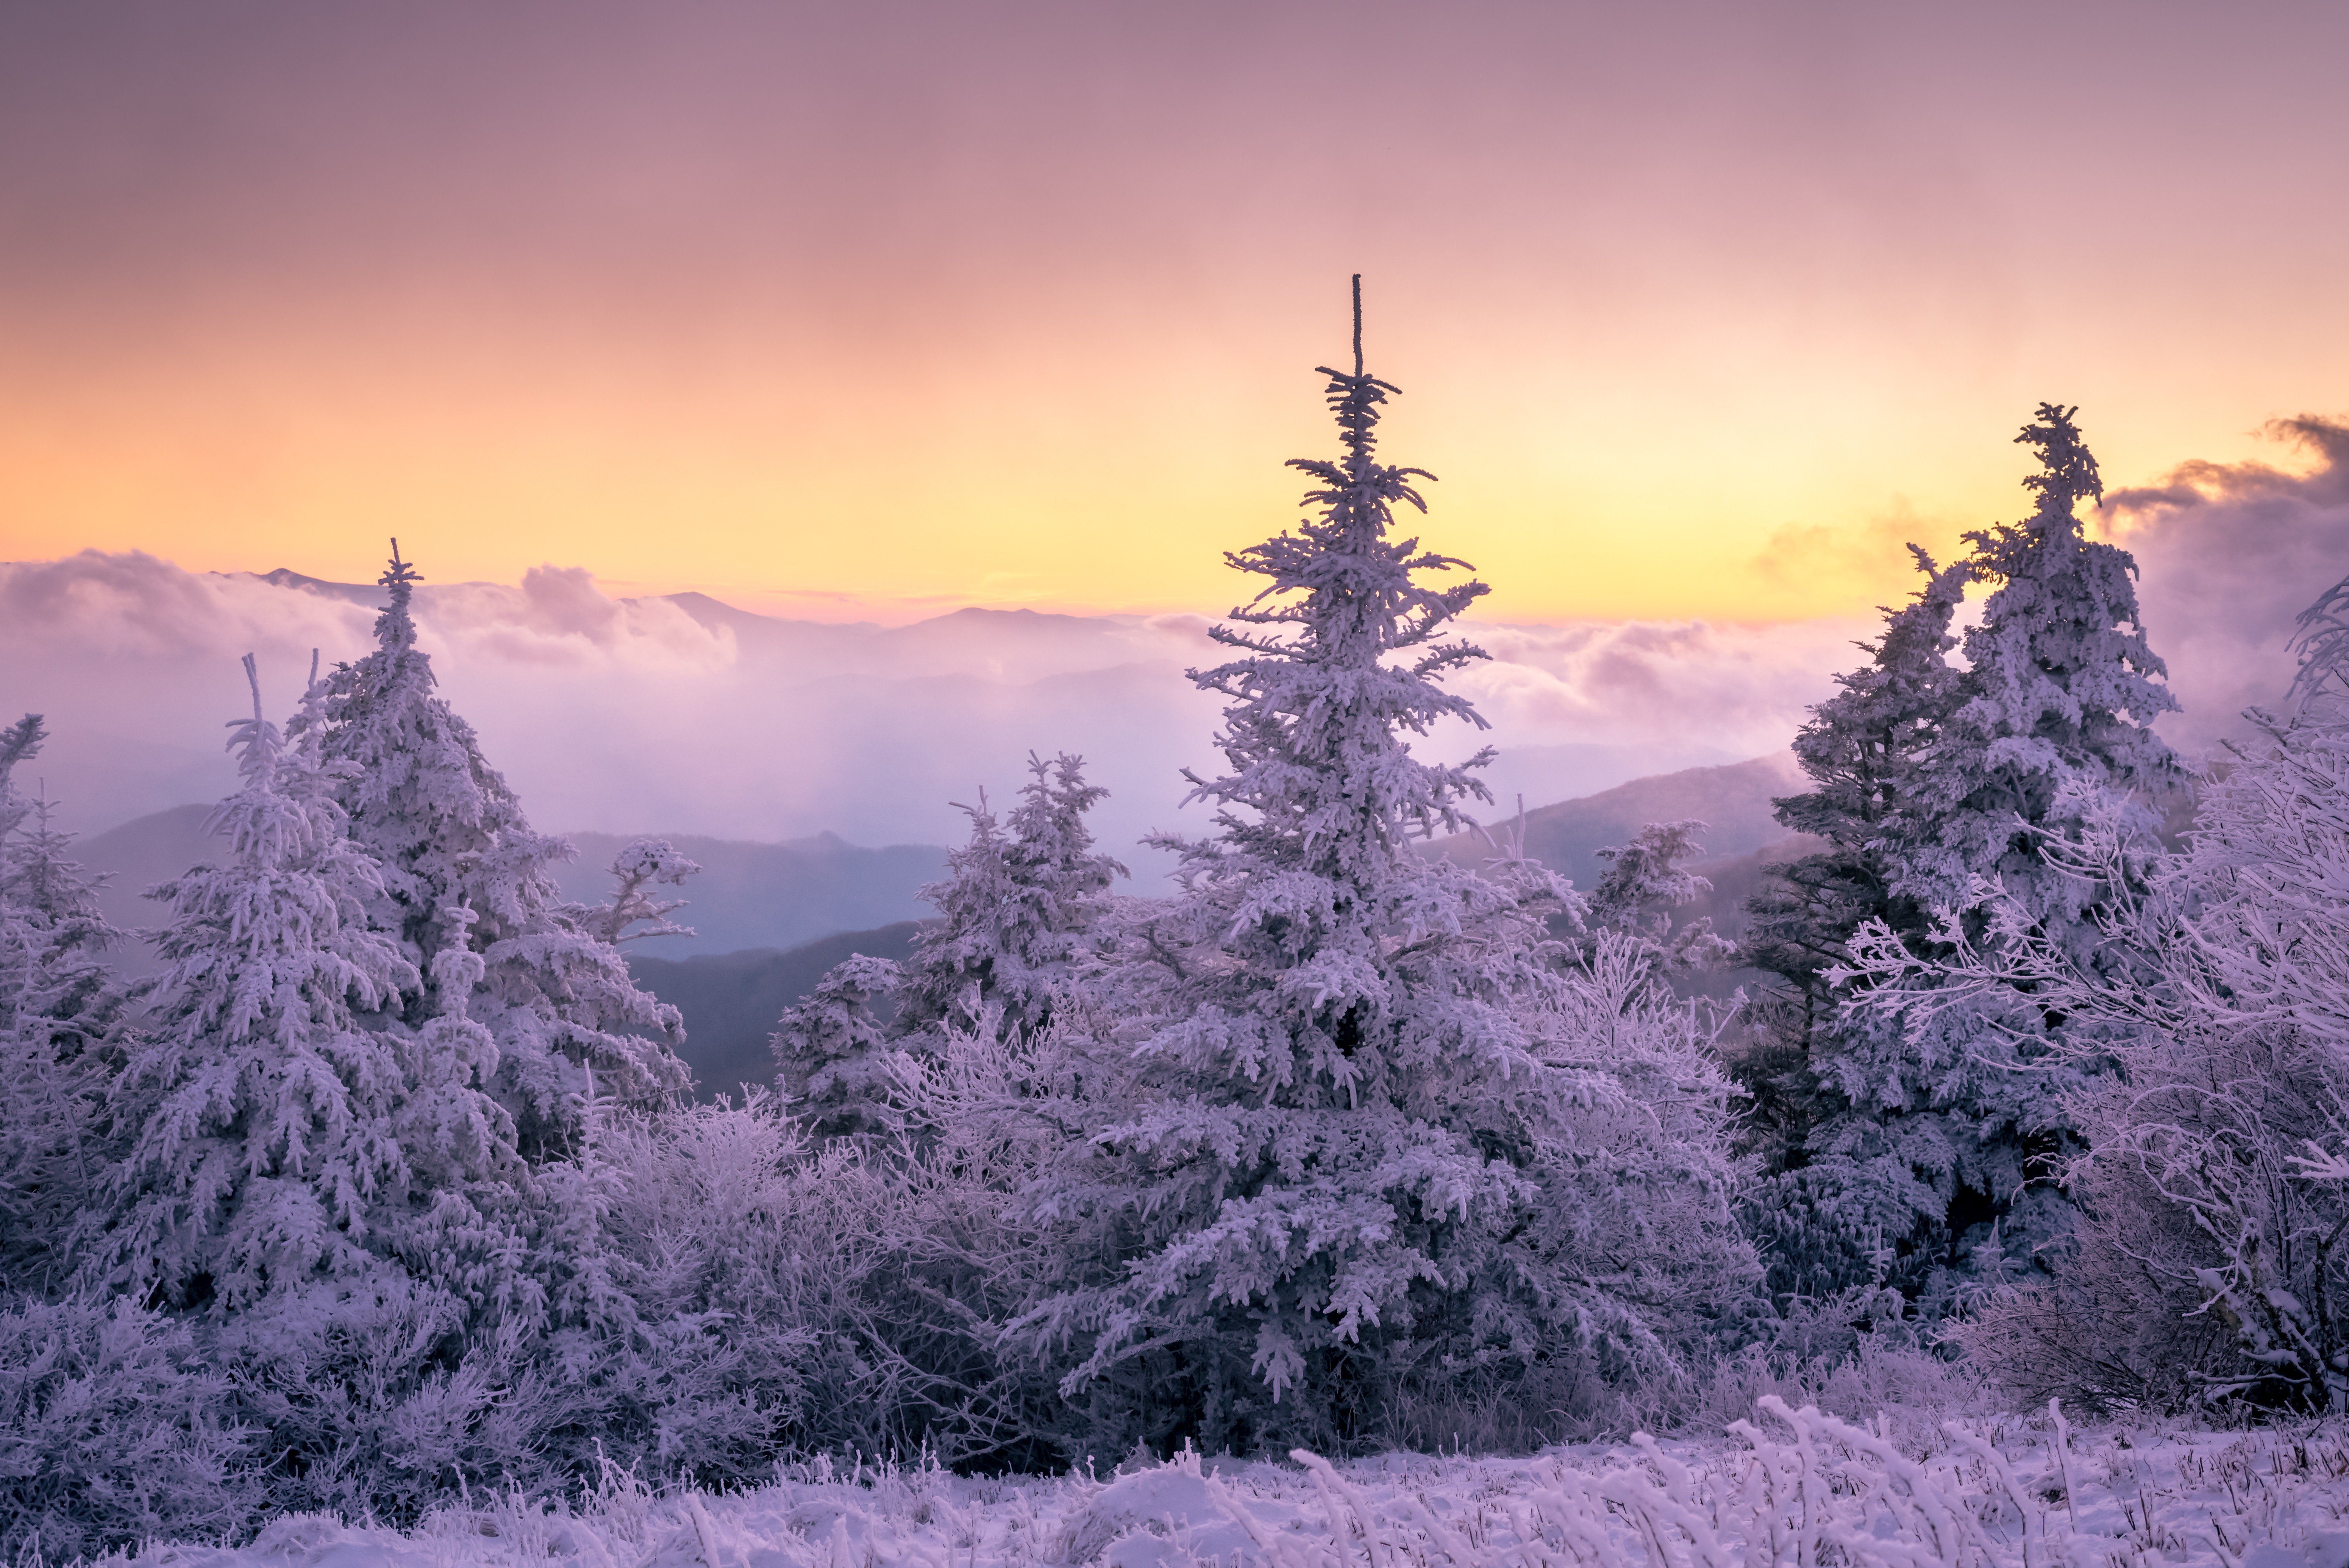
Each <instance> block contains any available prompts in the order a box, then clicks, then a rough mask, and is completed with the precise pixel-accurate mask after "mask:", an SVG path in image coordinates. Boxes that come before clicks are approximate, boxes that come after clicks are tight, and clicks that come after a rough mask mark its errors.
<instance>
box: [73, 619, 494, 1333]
mask: <svg viewBox="0 0 2349 1568" xmlns="http://www.w3.org/2000/svg"><path fill="white" fill-rule="evenodd" d="M245 669H246V673H247V676H248V678H250V679H252V681H253V686H254V710H253V717H251V718H250V719H246V720H241V721H238V722H237V723H236V725H235V727H234V728H235V734H234V736H233V739H232V741H231V745H232V747H233V748H234V749H235V750H236V751H237V752H238V754H239V755H238V765H239V768H240V769H241V771H242V772H243V779H244V784H243V789H240V790H239V791H238V792H237V793H236V794H234V795H233V796H231V797H229V798H228V799H226V800H224V801H222V803H221V805H220V807H219V808H218V809H217V810H215V811H214V812H213V814H212V819H211V826H212V830H215V831H218V832H222V833H224V834H226V835H227V836H228V838H229V840H230V841H231V845H232V851H231V858H230V861H229V863H227V864H226V865H222V866H200V867H197V868H196V869H194V870H192V871H191V872H187V873H186V874H184V875H182V876H181V877H179V878H177V879H175V880H174V881H171V882H166V883H164V884H163V885H162V886H161V887H160V888H158V889H157V890H156V892H155V896H157V897H159V898H161V899H164V900H166V901H168V902H169V903H170V905H171V923H170V925H169V926H168V927H167V928H166V929H165V930H164V932H163V933H162V935H161V939H160V943H159V951H160V955H161V957H162V958H163V960H164V962H165V964H166V965H167V966H168V967H167V968H166V970H165V973H164V974H163V975H162V977H161V978H160V981H159V982H157V983H156V985H155V986H154V988H153V990H152V992H151V994H150V996H149V998H148V1003H147V1008H146V1012H145V1015H144V1016H143V1017H142V1019H141V1020H140V1026H139V1027H138V1029H137V1031H136V1033H135V1034H134V1035H133V1037H132V1039H131V1043H130V1046H129V1053H128V1059H127V1061H126V1063H125V1066H124V1070H123V1072H122V1075H121V1077H120V1078H119V1079H118V1080H117V1081H116V1083H115V1084H114V1086H113V1089H112V1094H111V1106H112V1114H113V1119H114V1121H115V1123H116V1125H117V1126H118V1127H119V1128H120V1129H121V1130H123V1139H124V1142H125V1144H126V1146H127V1153H126V1155H125V1158H124V1159H123V1161H122V1162H121V1164H120V1165H119V1167H118V1168H117V1169H116V1171H114V1172H113V1174H112V1178H111V1181H112V1185H113V1188H114V1194H113V1195H114V1200H115V1203H114V1213H113V1217H112V1221H111V1223H110V1225H109V1230H108V1233H107V1234H106V1236H105V1237H104V1238H103V1252H102V1253H101V1256H100V1267H101V1270H102V1272H103V1274H104V1276H105V1279H106V1281H107V1283H108V1284H109V1285H111V1286H112V1287H114V1288H115V1289H117V1290H119V1291H122V1292H124V1293H127V1294H129V1295H132V1296H134V1297H142V1298H152V1299H155V1300H158V1301H160V1302H164V1303H167V1304H170V1305H177V1306H196V1305H205V1304H213V1305H215V1306H216V1308H217V1310H218V1311H219V1312H222V1313H231V1314H233V1313H236V1312H239V1311H243V1310H249V1309H252V1308H254V1307H255V1306H257V1305H261V1304H263V1303H265V1302H274V1303H279V1304H283V1303H285V1302H287V1301H289V1300H290V1299H292V1298H295V1297H297V1296H299V1295H302V1294H303V1293H305V1292H307V1291H309V1290H311V1289H313V1288H314V1287H317V1286H321V1285H324V1286H326V1287H328V1288H329V1290H330V1291H332V1290H335V1289H350V1288H360V1287H364V1285H365V1284H367V1282H370V1281H372V1280H378V1279H381V1278H384V1277H386V1276H388V1275H392V1274H398V1273H400V1272H403V1271H405V1272H412V1273H414V1274H419V1275H421V1276H424V1277H428V1278H429V1279H431V1280H432V1281H433V1282H434V1283H435V1284H437V1285H440V1286H442V1287H445V1288H448V1289H450V1290H451V1291H453V1292H456V1293H458V1294H460V1295H466V1294H471V1295H473V1296H474V1298H475V1300H476V1301H477V1302H481V1301H482V1300H483V1299H484V1298H486V1297H488V1296H489V1295H492V1294H494V1293H496V1292H498V1291H500V1290H502V1288H503V1278H502V1274H503V1271H502V1269H501V1268H500V1267H499V1266H498V1264H499V1259H500V1258H501V1257H502V1256H504V1255H505V1254H507V1253H510V1251H511V1249H510V1246H509V1245H508V1244H507V1243H506V1240H505V1238H504V1234H503V1233H502V1221H503V1220H505V1219H507V1218H508V1217H509V1216H510V1215H511V1212H512V1202H513V1193H514V1183H515V1181H516V1180H517V1179H518V1177H519V1175H520V1172H521V1167H520V1161H519V1160H518V1158H517V1156H516V1155H515V1152H514V1148H513V1141H512V1138H513V1134H512V1123H511V1121H510V1120H509V1119H508V1118H507V1116H506V1114H505V1112H504V1111H503V1110H502V1109H501V1108H500V1107H499V1106H498V1105H497V1104H496V1102H495V1101H493V1100H492V1099H489V1098H488V1097H487V1096H486V1095H485V1094H483V1093H482V1092H481V1090H480V1089H479V1088H477V1087H476V1085H477V1084H478V1083H479V1082H480V1080H481V1079H482V1078H485V1077H486V1076H487V1075H488V1073H489V1072H490V1070H491V1068H492V1066H493V1064H494V1061H495V1047H493V1046H492V1043H491V1042H490V1040H489V1037H488V1036H487V1034H486V1032H485V1031H483V1030H481V1028H480V1027H479V1026H474V1025H471V1024H470V1023H469V1022H468V1021H467V1020H466V1019H465V1018H464V1016H463V1015H462V1012H461V1010H452V1011H450V1012H448V1013H444V1014H442V1015H441V1016H437V1017H435V1018H433V1019H431V1020H429V1021H428V1022H427V1023H426V1024H425V1025H424V1026H423V1027H422V1028H421V1029H419V1030H415V1031H410V1030H408V1029H406V1028H403V1027H398V1026H392V1025H391V1024H390V1023H389V1021H388V1019H387V1018H385V1017H384V1016H383V1015H384V1014H385V1013H386V1012H387V1011H388V1010H389V1009H391V1008H393V1007H395V1006H397V1004H398V999H399V997H400V995H402V994H403V993H408V994H413V993H414V992H415V991H416V990H417V989H418V976H417V975H416V972H415V969H414V967H413V966H412V965H410V964H409V962H408V960H407V959H406V958H405V957H403V956H402V954H401V953H400V951H399V947H398V944H397V942H395V941H394V940H393V939H392V938H391V937H390V936H388V935H387V934H383V933H379V932H377V931H374V930H371V929H369V927H368V924H367V904H368V903H369V901H370V900H371V899H372V898H374V897H376V896H377V895H378V893H379V892H380V890H381V880H380V875H379V872H378V869H377V866H376V863H375V862H374V861H372V860H370V859H369V858H368V857H367V855H365V854H364V853H362V852H361V851H359V850H358V849H357V847H355V846H354V845H353V844H352V843H351V841H350V840H349V838H348V836H347V832H346V820H345V818H344V815H343V811H342V809H341V807H339V806H338V805H337V804H336V801H335V799H334V793H335V791H334V785H335V783H336V769H335V768H334V767H333V766H332V765H327V764H322V763H321V762H320V761H319V759H318V758H316V757H315V756H312V755H310V754H308V753H307V752H306V751H305V750H304V749H301V748H288V747H287V746H286V745H285V743H284V741H283V739H282V738H281V737H280V735H279V732H278V729H277V727H276V726H275V725H274V724H271V723H270V722H269V721H268V720H267V719H266V718H264V717H263V715H262V708H261V696H260V684H259V680H258V676H257V675H256V674H255V672H254V663H253V660H252V658H251V656H250V655H248V656H247V657H246V660H245ZM461 939H462V932H461V929H452V930H451V931H450V934H449V936H448V938H447V939H446V946H445V947H444V950H443V953H442V954H440V957H439V959H438V960H437V961H436V964H435V969H436V972H437V973H436V979H438V980H439V981H440V982H441V983H443V984H447V983H450V982H452V981H456V982H461V981H462V980H463V979H465V978H466V971H468V970H474V971H477V970H478V968H479V964H478V961H477V960H474V959H473V958H472V957H471V954H468V953H466V952H465V950H464V949H463V947H462V946H461Z"/></svg>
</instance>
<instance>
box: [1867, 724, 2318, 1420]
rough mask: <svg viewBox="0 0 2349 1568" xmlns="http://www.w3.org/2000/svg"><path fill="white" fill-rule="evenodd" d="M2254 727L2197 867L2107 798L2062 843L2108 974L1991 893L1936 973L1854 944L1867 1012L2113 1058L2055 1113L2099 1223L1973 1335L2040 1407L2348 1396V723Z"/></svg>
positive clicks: (1990, 1360) (2101, 1060)
mask: <svg viewBox="0 0 2349 1568" xmlns="http://www.w3.org/2000/svg"><path fill="white" fill-rule="evenodd" d="M2255 717H2256V716H2255ZM2262 725H2263V730H2264V733H2263V737H2262V738H2261V740H2260V741H2259V742H2258V743H2257V744H2255V745H2253V746H2251V747H2250V748H2246V749H2245V751H2244V752H2243V754H2242V755H2241V756H2240V758H2239V759H2238V761H2237V763H2236V766H2235V767H2234V768H2233V769H2231V770H2230V771H2229V772H2228V773H2227V774H2226V775H2225V777H2223V778H2220V779H2212V780H2211V781H2209V783H2208V785H2207V786H2206V788H2205V789H2204V791H2203V795H2202V799H2201V802H2200V806H2199V812H2198V815H2197V818H2196V826H2195V830H2194V832H2193V835H2192V839H2191V842H2190V846H2189V849H2188V850H2187V851H2184V852H2183V853H2179V854H2164V853H2162V852H2161V851H2159V849H2158V845H2155V844H2153V843H2150V842H2148V841H2147V840H2146V839H2145V838H2144V837H2143V836H2142V834H2141V832H2140V831H2139V829H2138V824H2137V821H2136V820H2134V819H2133V818H2131V817H2130V816H2128V815H2127V814H2125V813H2123V812H2120V811H2117V810H2107V811H2104V812H2101V813H2090V814H2089V815H2088V816H2087V825H2086V826H2085V829H2083V830H2081V831H2079V832H2077V833H2076V834H2075V835H2073V836H2071V837H2070V838H2068V839H2066V840H2064V841H2060V842H2058V843H2055V844H2054V845H2051V846H2050V847H2049V849H2048V850H2047V851H2046V852H2047V854H2048V857H2049V861H2050V863H2052V864H2054V865H2056V866H2058V867H2059V868H2061V869H2062V870H2064V872H2066V873H2067V874H2069V875H2070V876H2072V877H2074V878H2075V880H2077V881H2078V882H2079V883H2080V884H2081V885H2082V886H2083V887H2084V888H2088V889H2093V890H2095V891H2096V892H2097V893H2098V894H2099V895H2100V896H2101V897H2102V898H2103V899H2104V900H2105V908H2106V917H2105V919H2104V921H2103V923H2102V930H2101V935H2102V945H2101V947H2100V949H2099V950H2098V951H2097V953H2096V954H2095V957H2094V959H2093V961H2091V960H2084V959H2083V958H2082V957H2081V956H2080V955H2079V954H2077V952H2076V951H2075V947H2074V945H2073V944H2069V943H2066V942H2065V941H2064V940H2062V939H2061V934H2060V933H2051V932H2050V931H2049V930H2048V929H2047V928H2046V926H2045V925H2044V923H2041V922H2039V921H2037V920H2036V919H2034V918H2033V913H2032V912H2031V911H2030V910H2029V909H2028V908H2027V907H2026V906H2024V905H2023V903H2021V902H2019V901H2018V900H2016V899H2015V898H2013V896H2011V895H2009V894H2007V893H2006V892H2004V891H2003V889H2002V888H2000V887H1998V886H1997V885H1995V884H1988V883H1984V884H1978V885H1977V887H1976V889H1975V890H1974V913H1975V919H1976V921H1977V922H1978V923H1979V924H1980V928H1981V931H1982V934H1981V935H1980V937H1979V938H1976V937H1975V936H1974V935H1973V934H1972V931H1971V929H1970V928H1969V923H1967V922H1962V921H1961V920H1959V919H1957V918H1956V917H1954V916H1952V917H1951V918H1949V919H1948V920H1946V921H1945V922H1944V923H1943V924H1942V926H1941V927H1940V934H1941V935H1942V937H1943V938H1944V940H1945V942H1946V944H1947V946H1946V949H1945V951H1946V952H1947V953H1948V954H1949V957H1948V958H1947V959H1945V960H1943V961H1940V962H1938V963H1936V964H1934V965H1930V966H1928V965H1924V964H1921V963H1920V962H1919V961H1917V960H1915V959H1914V958H1912V957H1910V956H1909V954H1907V952H1906V951H1905V950H1904V949H1901V948H1900V947H1899V945H1898V944H1896V943H1894V942H1893V941H1892V940H1891V939H1890V938H1889V936H1887V935H1885V934H1881V933H1873V934H1870V933H1864V934H1863V935H1862V937H1861V939H1860V940H1859V941H1858V942H1857V943H1856V944H1855V959H1854V962H1855V965H1856V967H1857V968H1858V969H1859V970H1860V971H1861V972H1862V973H1863V974H1864V975H1866V976H1867V977H1868V979H1869V980H1870V981H1871V982H1873V987H1872V989H1870V990H1869V991H1868V992H1866V993H1865V994H1864V996H1865V1005H1866V1006H1870V1007H1874V1008H1879V1009H1881V1010H1883V1011H1884V1013H1885V1014H1886V1015H1887V1016H1897V1017H1900V1018H1903V1019H1905V1020H1909V1021H1910V1022H1911V1024H1912V1026H1919V1025H1921V1026H1930V1022H1931V1019H1932V1016H1933V1014H1934V1013H1935V1011H1936V1010H1937V1009H1942V1008H1951V1009H1958V1008H1962V1009H1965V1010H1967V1011H1969V1012H1970V1013H1971V1014H1972V1015H1974V1016H1981V1017H1984V1018H1987V1019H1989V1020H1991V1021H1992V1023H1993V1024H1994V1025H1997V1026H2003V1027H2006V1028H2009V1029H2011V1030H2013V1031H2015V1032H2018V1033H2027V1034H2031V1035H2034V1036H2035V1035H2037V1034H2038V1033H2039V1032H2040V1031H2041V1030H2042V1028H2043V1019H2044V1017H2045V1016H2047V1015H2049V1014H2051V1013H2054V1014H2060V1015H2062V1016H2064V1017H2065V1018H2066V1019H2067V1020H2068V1021H2069V1022H2068V1025H2067V1027H2066V1029H2065V1030H2064V1036H2063V1038H2064V1039H2066V1040H2068V1041H2070V1042H2073V1044H2072V1045H2071V1047H2070V1048H2071V1049H2072V1050H2073V1051H2074V1052H2075V1053H2076V1054H2077V1055H2078V1056H2080V1057H2085V1058H2087V1060H2086V1061H2085V1064H2084V1065H2086V1066H2089V1067H2101V1068H2103V1069H2104V1070H2100V1071H2095V1072H2093V1073H2089V1074H2084V1075H2082V1076H2080V1077H2078V1078H2075V1080H2074V1083H2073V1087H2072V1088H2071V1089H2070V1090H2069V1092H2068V1093H2067V1095H2066V1097H2065V1100H2064V1109H2065V1112H2066V1114H2067V1115H2068V1116H2069V1117H2070V1118H2071V1119H2073V1122H2074V1124H2075V1125H2076V1126H2077V1127H2078V1128H2079V1129H2080V1130H2081V1131H2082V1133H2083V1135H2084V1136H2085V1140H2086V1142H2087V1148H2086V1150H2085V1152H2084V1153H2083V1154H2082V1155H2080V1156H2079V1157H2078V1158H2076V1159H2075V1160H2074V1161H2071V1163H2070V1164H2069V1166H2068V1169H2067V1171H2066V1175H2067V1179H2068V1181H2069V1183H2070V1185H2071V1187H2072V1190H2073V1191H2074V1192H2075V1194H2076V1195H2077V1197H2078V1198H2079V1200H2080V1202H2081V1204H2082V1206H2083V1209H2084V1211H2085V1220H2084V1222H2083V1223H2082V1224H2081V1225H2080V1227H2079V1228H2078V1230H2077V1232H2076V1233H2075V1236H2074V1237H2073V1240H2072V1243H2071V1244H2070V1246H2069V1247H2067V1248H2066V1249H2065V1250H2064V1251H2063V1252H2060V1253H2055V1254H2054V1255H2053V1256H2052V1257H2051V1258H2050V1259H2049V1260H2048V1261H2049V1262H2050V1263H2051V1264H2053V1265H2054V1278H2053V1279H2052V1280H2046V1281H2043V1282H2037V1283H2031V1284H2023V1285H2022V1286H2020V1287H2019V1288H2015V1289H2011V1290H2008V1291H2004V1292H2001V1293H1996V1294H1993V1295H1991V1296H1989V1297H1988V1299H1986V1300H1984V1301H1982V1302H1981V1303H1980V1304H1979V1305H1977V1307H1976V1309H1975V1313H1974V1315H1973V1321H1972V1322H1971V1324H1969V1325H1967V1326H1963V1327H1961V1329H1960V1330H1959V1331H1958V1332H1959V1337H1960V1339H1961V1342H1962V1343H1964V1344H1965V1345H1966V1346H1968V1348H1969V1349H1971V1351H1972V1352H1973V1353H1974V1354H1975V1355H1976V1357H1979V1358H1980V1359H1981V1360H1982V1362H1983V1363H1984V1364H1985V1365H1986V1366H1988V1367H1991V1368H1992V1369H1993V1370H1994V1371H1995V1372H1996V1373H1997V1374H1998V1375H1999V1376H2000V1377H2002V1379H2003V1380H2004V1381H2005V1382H2006V1383H2007V1384H2008V1385H2009V1386H2010V1387H2013V1388H2014V1389H2015V1390H2017V1391H2018V1392H2020V1393H2022V1394H2023V1395H2026V1396H2028V1397H2031V1398H2039V1397H2042V1396H2044V1395H2045V1394H2049V1393H2060V1394H2062V1395H2064V1396H2065V1397H2066V1398H2072V1399H2075V1400H2076V1401H2078V1402H2080V1403H2082V1404H2084V1405H2091V1406H2096V1405H2101V1406H2107V1407H2109V1406H2113V1405H2119V1404H2128V1405H2147V1404H2150V1405H2156V1406H2176V1405H2180V1404H2184V1403H2187V1402H2189V1401H2194V1400H2200V1399H2207V1398H2220V1397H2226V1396H2242V1397H2246V1398H2251V1399H2252V1400H2254V1401H2256V1402H2260V1403H2276V1404H2288V1405H2292V1406H2296V1407H2300V1408H2313V1409H2319V1410H2323V1409H2338V1408H2343V1406H2344V1403H2349V1273H2344V1262H2349V1260H2344V1258H2343V1256H2342V1239H2343V1237H2344V1234H2349V1161H2344V1158H2343V1150H2342V1148H2341V1144H2340V1131H2341V1128H2342V1127H2343V1125H2344V1112H2349V920H2344V914H2345V913H2349V806H2344V800H2349V727H2344V725H2343V723H2342V722H2341V721H2340V718H2339V717H2338V716H2337V715H2328V714H2326V713H2324V712H2323V711H2322V710H2319V711H2314V712H2308V713H2303V715H2302V717H2301V718H2299V719H2297V720H2295V721H2292V722H2290V723H2286V722H2284V721H2282V720H2279V719H2273V718H2265V717H2262Z"/></svg>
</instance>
